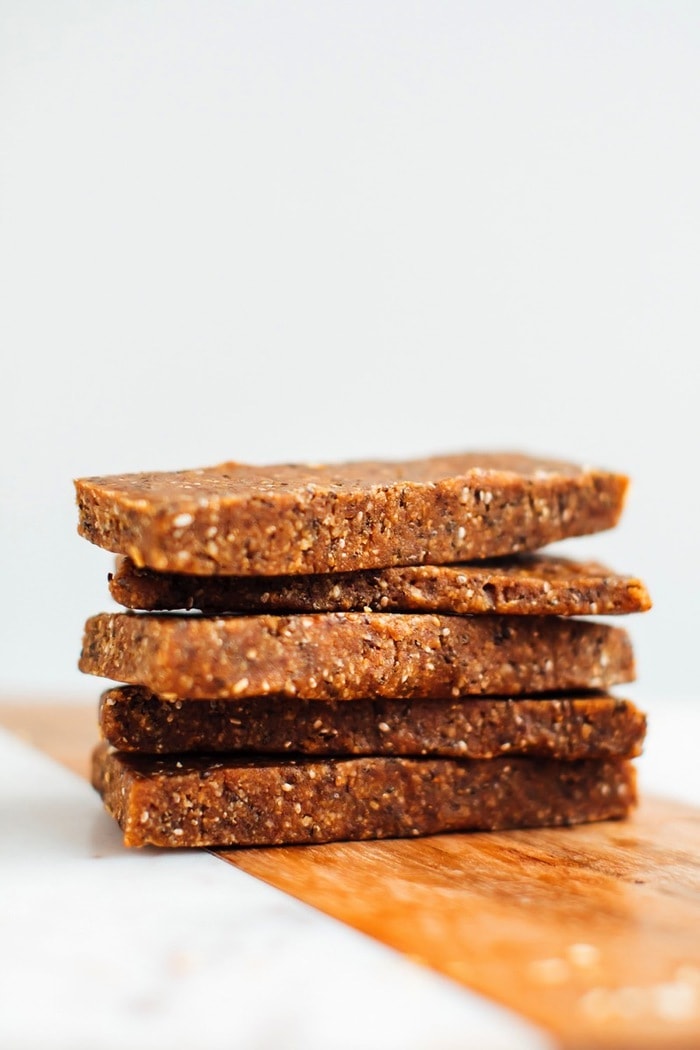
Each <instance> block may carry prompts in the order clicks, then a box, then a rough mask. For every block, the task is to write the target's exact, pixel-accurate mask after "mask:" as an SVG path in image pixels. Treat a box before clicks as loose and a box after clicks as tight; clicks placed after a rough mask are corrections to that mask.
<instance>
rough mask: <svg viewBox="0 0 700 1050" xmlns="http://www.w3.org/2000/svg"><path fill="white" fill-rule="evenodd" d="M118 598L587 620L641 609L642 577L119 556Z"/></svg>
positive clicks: (571, 568) (183, 604)
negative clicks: (247, 566) (178, 568)
mask: <svg viewBox="0 0 700 1050" xmlns="http://www.w3.org/2000/svg"><path fill="white" fill-rule="evenodd" d="M109 589H110V592H111V594H112V597H113V598H114V600H115V601H116V602H118V603H119V604H120V605H124V606H126V608H127V609H146V610H148V611H160V610H172V609H199V610H201V611H202V612H205V613H207V614H209V615H216V614H221V613H232V612H270V613H295V612H351V611H359V610H370V609H371V610H372V611H375V612H434V613H448V614H454V615H467V614H472V613H499V614H504V615H511V616H513V615H516V616H520V615H530V616H533V615H535V616H537V615H548V614H555V615H558V616H589V615H596V614H600V615H606V616H611V615H618V614H622V613H633V612H644V611H646V610H647V609H649V608H650V607H651V601H650V599H649V595H648V593H647V591H646V588H645V587H644V584H643V583H641V581H640V580H638V579H636V578H635V577H633V576H620V575H617V574H615V573H613V572H611V571H610V569H608V568H606V567H605V566H604V565H599V564H598V563H597V562H576V561H569V560H568V559H566V558H552V557H548V556H546V555H544V554H540V555H537V554H532V555H525V554H523V555H520V556H517V557H513V558H502V559H499V560H495V559H494V560H491V561H487V562H477V563H463V564H458V565H414V566H410V567H405V566H404V567H402V568H394V569H367V570H364V571H359V572H332V573H322V574H318V575H311V576H262V577H259V576H193V575H187V574H186V573H163V572H155V571H154V570H153V569H139V568H137V566H136V565H134V563H133V562H132V561H131V559H130V558H120V559H119V560H118V562H117V567H116V571H115V572H114V574H113V575H112V574H110V577H109Z"/></svg>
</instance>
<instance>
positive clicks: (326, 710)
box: [99, 686, 646, 761]
mask: <svg viewBox="0 0 700 1050" xmlns="http://www.w3.org/2000/svg"><path fill="white" fill-rule="evenodd" d="M99 719H100V729H101V732H102V735H103V737H104V738H105V739H106V740H107V741H108V742H109V743H110V744H112V746H113V747H115V748H117V749H118V750H119V751H136V752H142V753H145V754H149V753H150V754H185V753H187V752H197V751H208V752H216V753H218V752H235V751H251V752H257V753H258V754H284V753H285V752H286V753H287V754H304V755H341V754H345V755H391V754H394V755H416V756H417V755H432V756H441V755H442V756H445V757H452V758H472V759H474V758H478V759H486V758H494V757H497V756H498V755H505V754H516V755H517V754H525V755H536V756H540V757H545V758H558V759H566V760H567V761H570V760H572V759H577V758H603V757H609V756H611V755H617V756H619V757H622V758H631V757H633V756H635V755H638V754H640V752H641V746H642V741H643V739H644V732H645V728H646V720H645V718H644V715H643V714H642V713H641V712H640V711H638V710H637V708H636V707H635V706H634V704H632V703H630V701H629V700H621V699H617V698H615V697H611V696H578V697H575V696H549V697H547V698H536V697H535V698H527V699H518V700H509V699H505V698H504V699H493V698H489V699H485V700H481V699H466V700H465V699H460V700H355V701H353V702H352V703H342V702H341V703H335V702H334V701H332V700H327V701H318V700H296V699H295V700H289V701H286V702H285V701H282V700H270V699H269V698H267V699H261V698H258V699H256V700H249V701H243V702H240V701H236V700H210V701H208V702H207V701H202V700H176V701H172V700H161V699H160V697H158V696H154V695H153V694H152V693H149V692H148V691H147V690H145V689H141V688H139V687H138V686H122V687H120V688H116V689H108V690H107V691H106V692H104V693H103V694H102V698H101V701H100V716H99Z"/></svg>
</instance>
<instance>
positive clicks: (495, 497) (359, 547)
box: [76, 453, 627, 576]
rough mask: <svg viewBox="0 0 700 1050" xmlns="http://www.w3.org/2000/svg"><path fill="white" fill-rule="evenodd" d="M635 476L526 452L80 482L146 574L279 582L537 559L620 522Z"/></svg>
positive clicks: (106, 528)
mask: <svg viewBox="0 0 700 1050" xmlns="http://www.w3.org/2000/svg"><path fill="white" fill-rule="evenodd" d="M626 488H627V478H626V477H624V476H622V475H619V474H612V473H609V472H607V471H603V470H598V469H594V468H589V467H579V466H576V465H575V464H571V463H563V462H559V461H555V460H544V459H537V458H533V457H531V456H526V455H522V454H519V453H464V454H460V455H448V456H439V457H433V458H431V459H422V460H412V461H408V462H362V463H344V464H331V465H328V466H308V465H276V466H269V467H256V466H245V465H243V464H240V463H223V464H220V465H219V466H216V467H207V468H203V469H201V470H188V471H177V472H169V473H167V472H166V473H140V474H122V475H113V476H109V477H96V478H82V479H80V480H78V481H77V482H76V492H77V500H78V507H79V525H78V531H79V532H80V533H81V535H83V536H85V537H86V538H87V539H88V540H90V541H91V542H93V543H96V544H98V546H101V547H105V548H106V549H107V550H111V551H114V552H115V553H117V554H126V555H129V557H130V558H132V560H133V561H134V563H135V564H136V565H138V566H149V567H150V568H152V569H157V570H159V571H161V572H187V573H195V574H199V575H205V576H207V575H219V574H232V575H244V576H247V575H279V574H282V573H319V572H331V571H339V570H341V571H349V570H355V569H369V568H380V567H385V566H392V565H412V564H419V563H422V562H431V563H433V564H440V563H444V562H458V561H465V560H469V559H474V558H486V557H490V556H493V555H499V554H512V553H514V552H516V551H526V550H536V549H537V548H539V547H543V546H544V545H545V544H547V543H551V542H553V541H555V540H559V539H563V538H564V537H566V536H579V535H582V534H584V533H590V532H598V531H599V530H601V529H607V528H610V527H612V526H613V525H615V523H616V522H617V520H618V518H619V516H620V513H621V511H622V505H623V501H624V495H625V491H626Z"/></svg>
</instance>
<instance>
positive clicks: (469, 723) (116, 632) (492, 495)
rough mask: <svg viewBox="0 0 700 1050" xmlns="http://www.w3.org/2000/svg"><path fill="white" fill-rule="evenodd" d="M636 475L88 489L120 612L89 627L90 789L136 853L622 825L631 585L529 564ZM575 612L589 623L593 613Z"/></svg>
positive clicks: (420, 471) (244, 473) (132, 479)
mask: <svg viewBox="0 0 700 1050" xmlns="http://www.w3.org/2000/svg"><path fill="white" fill-rule="evenodd" d="M626 486H627V479H626V478H625V477H623V476H620V475H617V474H612V473H609V472H606V471H602V470H595V469H591V468H588V467H585V468H584V467H578V466H575V465H572V464H568V463H562V462H558V461H549V460H539V459H534V458H532V457H529V456H525V455H520V454H500V453H494V454H463V455H451V456H443V457H439V458H432V459H426V460H419V461H411V462H402V463H388V462H387V463H348V464H342V465H336V466H294V465H285V466H273V467H267V468H264V467H249V466H243V465H241V464H237V463H226V464H222V465H221V466H218V467H213V468H207V469H202V470H191V471H180V472H176V473H156V474H129V475H122V476H111V477H101V478H86V479H82V480H80V481H78V482H77V483H76V487H77V495H78V505H79V514H80V524H79V531H80V533H81V534H82V535H83V536H85V537H86V538H87V539H89V540H91V541H92V542H94V543H96V544H98V545H99V546H101V547H104V548H106V549H107V550H110V551H113V552H115V553H117V554H118V555H120V556H121V557H120V558H119V559H118V562H117V568H116V571H115V573H114V574H113V575H111V576H110V589H111V593H112V596H113V598H114V599H115V600H116V601H117V602H118V603H119V604H121V605H122V606H125V607H127V609H128V610H129V611H127V612H117V613H103V614H101V615H98V616H95V617H93V618H91V619H90V620H88V623H87V625H86V631H85V638H84V645H83V651H82V656H81V660H80V667H81V670H83V671H86V672H88V673H89V674H96V675H101V676H103V677H106V678H109V679H112V680H113V681H117V682H121V683H126V684H124V685H120V686H118V687H116V688H111V689H109V690H107V692H105V693H104V694H103V696H102V699H101V703H100V713H99V722H100V728H101V733H102V736H103V741H102V743H100V744H99V745H98V746H97V748H96V750H95V752H94V757H93V782H94V785H95V787H96V788H97V790H98V791H99V792H100V794H101V795H102V798H103V800H104V803H105V806H106V808H107V810H108V811H109V812H110V813H111V814H112V815H113V816H114V817H115V818H116V820H117V821H118V823H119V825H120V827H121V829H122V831H123V834H124V841H125V843H126V845H129V846H142V845H147V844H152V845H157V846H219V847H225V846H235V845H241V846H251V845H274V844H283V843H287V844H289V843H318V842H329V841H334V840H343V839H346V840H352V839H373V838H385V837H392V836H415V835H426V834H433V833H437V832H445V831H458V830H461V831H464V830H468V829H482V830H487V829H497V828H499V829H501V828H515V827H537V826H545V825H564V824H574V823H579V822H584V821H593V820H603V819H610V818H620V817H624V816H625V815H626V814H627V813H628V812H629V810H630V808H631V806H632V805H633V804H634V802H635V780H634V769H633V766H632V764H631V763H630V761H629V760H630V758H632V757H634V756H635V755H637V754H639V752H640V749H641V744H642V741H643V738H644V732H645V719H644V716H643V715H642V714H641V713H640V712H639V711H638V710H637V709H636V708H635V707H634V705H633V704H632V703H630V702H629V701H627V700H623V699H620V698H616V697H613V696H611V695H609V693H608V692H607V690H608V689H609V688H610V687H611V686H613V685H615V684H617V683H622V682H629V681H631V680H632V679H633V677H634V661H633V655H632V649H631V645H630V641H629V639H628V636H627V634H626V633H625V632H624V631H623V630H622V629H620V628H618V627H613V626H610V625H608V624H607V623H601V622H599V621H596V620H595V619H590V617H591V616H595V615H596V614H606V615H610V614H619V613H630V612H638V611H642V610H644V609H647V608H648V607H649V604H650V603H649V598H648V595H647V593H646V591H645V589H644V587H643V585H642V584H641V583H640V582H639V580H637V579H634V578H630V577H625V576H619V575H615V574H613V573H611V572H610V570H608V569H606V568H604V567H603V566H600V565H598V564H592V563H586V564H582V563H577V562H573V561H568V560H565V559H562V558H560V557H552V556H546V555H542V554H531V553H526V552H532V551H534V550H539V549H540V548H541V547H543V546H545V545H546V544H549V543H551V542H553V541H557V540H561V539H564V538H566V537H569V536H577V535H582V534H585V533H592V532H597V531H599V530H601V529H606V528H610V527H612V526H613V525H615V523H616V522H617V520H618V518H619V515H620V512H621V509H622V504H623V500H624V495H625V490H626ZM577 616H583V617H587V618H586V619H578V618H576V617H577Z"/></svg>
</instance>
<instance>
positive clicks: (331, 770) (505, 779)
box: [92, 744, 636, 846]
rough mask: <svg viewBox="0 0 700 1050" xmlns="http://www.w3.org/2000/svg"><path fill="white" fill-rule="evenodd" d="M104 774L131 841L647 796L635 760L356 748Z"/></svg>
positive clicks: (275, 840) (579, 805)
mask: <svg viewBox="0 0 700 1050" xmlns="http://www.w3.org/2000/svg"><path fill="white" fill-rule="evenodd" d="M92 779H93V784H94V786H95V788H96V789H97V790H98V791H99V792H100V794H101V795H102V798H103V800H104V803H105V806H106V808H107V810H108V811H109V812H110V813H111V814H112V816H113V817H115V819H116V820H117V822H118V824H119V826H120V827H121V829H122V831H123V833H124V844H125V845H127V846H145V845H153V846H265V845H270V846H274V845H282V844H293V843H313V842H337V841H343V840H358V839H377V838H397V837H402V838H403V837H407V836H411V837H412V836H416V835H431V834H436V833H437V832H442V831H467V830H477V829H479V830H482V831H493V830H497V829H499V828H517V827H541V826H549V825H559V824H580V823H584V822H586V821H591V820H604V819H608V818H612V817H617V818H619V817H624V816H625V815H626V814H627V813H628V812H629V809H630V807H631V806H632V805H633V804H634V802H635V801H636V794H635V778H634V771H633V769H632V767H631V765H630V764H629V763H627V762H624V761H615V760H609V761H596V760H594V759H591V760H589V761H581V762H556V761H549V760H546V759H544V760H536V759H528V758H509V759H504V758H494V759H490V760H488V761H486V762H469V761H464V762H459V761H454V760H452V759H447V758H436V759H433V758H386V757H383V758H351V759H340V758H338V759H327V760H325V761H322V760H308V759H307V760H303V761H301V760H300V761H296V762H295V761H286V760H285V761H271V760H267V761H266V760H265V759H258V760H257V761H250V762H245V761H240V760H238V761H237V760H233V759H230V758H227V759H225V760H221V759H217V758H216V757H212V756H208V757H206V756H203V757H201V758H198V759H193V758H189V759H187V758H183V759H182V760H178V761H177V762H176V760H175V759H174V758H173V759H170V760H166V759H159V758H153V757H145V756H137V755H130V756H126V755H122V754H120V753H119V752H114V751H110V750H109V748H108V745H106V744H100V745H98V747H97V748H96V750H95V753H94V757H93V776H92Z"/></svg>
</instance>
